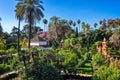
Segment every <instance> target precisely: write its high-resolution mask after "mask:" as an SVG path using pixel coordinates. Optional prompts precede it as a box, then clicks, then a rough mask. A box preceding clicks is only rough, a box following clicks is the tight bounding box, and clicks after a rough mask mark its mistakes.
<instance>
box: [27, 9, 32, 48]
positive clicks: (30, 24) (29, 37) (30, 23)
mask: <svg viewBox="0 0 120 80" xmlns="http://www.w3.org/2000/svg"><path fill="white" fill-rule="evenodd" d="M31 26H32V22H31V11H30V16H29V36H28V48H29V49H30V42H31V40H30V39H31Z"/></svg>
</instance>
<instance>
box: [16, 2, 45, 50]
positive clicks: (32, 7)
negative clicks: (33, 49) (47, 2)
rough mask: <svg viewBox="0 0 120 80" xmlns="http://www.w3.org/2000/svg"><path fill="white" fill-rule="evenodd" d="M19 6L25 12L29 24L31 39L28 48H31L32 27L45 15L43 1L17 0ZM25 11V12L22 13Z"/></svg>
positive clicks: (24, 16)
mask: <svg viewBox="0 0 120 80" xmlns="http://www.w3.org/2000/svg"><path fill="white" fill-rule="evenodd" d="M17 1H18V4H17V6H20V7H22V10H24V11H22V10H20V13H21V14H23V18H24V19H25V21H26V22H28V24H29V39H28V48H30V39H31V27H32V26H33V25H34V24H35V23H36V21H40V20H41V18H42V17H44V15H43V13H42V10H44V8H43V6H42V5H41V4H42V3H43V2H42V1H41V0H17ZM22 12H23V13H22Z"/></svg>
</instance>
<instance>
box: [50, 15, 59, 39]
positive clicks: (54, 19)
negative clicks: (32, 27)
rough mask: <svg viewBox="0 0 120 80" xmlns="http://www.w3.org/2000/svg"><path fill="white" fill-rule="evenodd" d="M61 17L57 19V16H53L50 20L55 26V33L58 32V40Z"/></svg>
mask: <svg viewBox="0 0 120 80" xmlns="http://www.w3.org/2000/svg"><path fill="white" fill-rule="evenodd" d="M59 19H60V18H59V17H57V16H53V17H52V18H50V20H51V21H52V24H53V26H55V31H56V36H57V38H58V30H57V27H58V25H59Z"/></svg>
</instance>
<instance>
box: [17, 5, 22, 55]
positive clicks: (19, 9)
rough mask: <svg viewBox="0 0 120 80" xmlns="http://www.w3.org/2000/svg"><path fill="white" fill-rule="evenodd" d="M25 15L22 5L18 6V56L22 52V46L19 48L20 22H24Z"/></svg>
mask: <svg viewBox="0 0 120 80" xmlns="http://www.w3.org/2000/svg"><path fill="white" fill-rule="evenodd" d="M23 14H24V8H23V7H22V6H20V5H18V4H17V5H16V9H15V16H16V18H17V19H18V33H17V34H18V54H19V51H20V46H19V42H20V40H19V39H20V22H21V21H22V20H23Z"/></svg>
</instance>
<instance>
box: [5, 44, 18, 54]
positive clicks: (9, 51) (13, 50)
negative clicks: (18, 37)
mask: <svg viewBox="0 0 120 80" xmlns="http://www.w3.org/2000/svg"><path fill="white" fill-rule="evenodd" d="M15 53H17V50H16V49H15V48H14V47H13V46H12V47H10V49H8V50H7V54H15Z"/></svg>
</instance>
